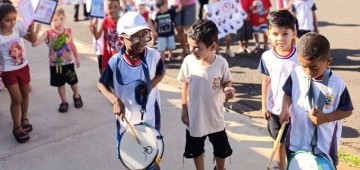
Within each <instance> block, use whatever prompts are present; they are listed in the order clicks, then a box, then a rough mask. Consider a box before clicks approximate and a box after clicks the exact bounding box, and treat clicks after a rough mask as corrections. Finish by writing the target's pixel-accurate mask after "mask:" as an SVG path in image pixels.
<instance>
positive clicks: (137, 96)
mask: <svg viewBox="0 0 360 170" xmlns="http://www.w3.org/2000/svg"><path fill="white" fill-rule="evenodd" d="M125 50H126V48H125V47H122V48H121V49H120V51H119V53H118V56H117V65H116V80H117V82H118V83H119V84H121V85H128V84H130V83H132V82H134V81H132V82H129V83H127V84H125V83H124V82H123V79H122V76H121V72H120V69H119V62H120V57H122V56H123V54H124V53H125ZM146 55H147V49H145V53H144V55H143V56H142V57H141V65H142V68H143V71H144V76H145V83H144V84H145V86H146V96H141V94H140V93H139V90H140V88H142V87H143V86H144V84H140V85H139V86H138V87H136V89H135V100H136V102H137V103H138V104H140V105H141V110H140V112H141V120H143V117H144V113H145V112H146V103H147V101H148V96H149V94H150V88H151V87H150V83H151V80H150V74H149V67H148V64H147V62H146ZM130 74H131V73H130ZM135 81H141V80H135Z"/></svg>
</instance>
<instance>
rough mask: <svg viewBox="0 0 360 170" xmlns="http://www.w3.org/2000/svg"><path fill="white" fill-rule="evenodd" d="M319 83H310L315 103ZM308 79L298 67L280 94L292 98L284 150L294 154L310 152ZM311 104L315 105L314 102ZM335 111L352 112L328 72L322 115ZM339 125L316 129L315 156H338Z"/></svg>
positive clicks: (344, 93) (342, 86) (346, 96)
mask: <svg viewBox="0 0 360 170" xmlns="http://www.w3.org/2000/svg"><path fill="white" fill-rule="evenodd" d="M321 86H322V83H321V80H314V79H313V81H312V87H314V88H313V91H314V98H315V99H318V98H319V94H320V89H321ZM308 89H309V85H308V76H307V75H306V74H305V72H304V71H303V69H302V67H301V66H297V67H295V69H294V70H293V71H292V73H291V75H290V76H289V78H288V80H287V81H286V83H285V85H284V87H283V90H284V92H285V94H286V95H288V96H290V97H291V100H292V108H291V121H290V122H291V123H290V127H289V130H288V132H287V135H286V144H287V147H288V148H289V149H290V150H291V151H293V152H296V151H298V150H303V151H311V146H310V143H311V139H312V135H313V124H312V123H311V122H310V120H309V114H308V113H309V111H310V110H311V108H310V104H309V99H308V97H307V94H308ZM314 103H317V100H315V102H314ZM335 110H343V111H348V110H353V106H352V103H351V99H350V95H349V92H348V91H347V88H346V86H345V84H344V82H343V81H342V79H341V78H340V77H338V76H337V75H334V74H332V72H331V71H330V77H329V82H328V85H327V88H326V95H325V103H324V107H323V110H322V111H323V112H324V113H325V114H328V113H331V112H333V111H335ZM341 130H342V121H341V120H339V121H333V122H329V123H324V124H322V125H319V126H318V142H317V147H316V150H315V152H316V153H319V152H321V153H325V154H327V155H329V156H334V155H335V154H336V152H337V148H338V144H339V141H340V137H341Z"/></svg>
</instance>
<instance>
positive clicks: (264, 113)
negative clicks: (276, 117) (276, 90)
mask: <svg viewBox="0 0 360 170" xmlns="http://www.w3.org/2000/svg"><path fill="white" fill-rule="evenodd" d="M261 112H262V115H263V118H264V119H265V120H269V118H270V114H269V111H268V110H267V108H266V107H262V108H261Z"/></svg>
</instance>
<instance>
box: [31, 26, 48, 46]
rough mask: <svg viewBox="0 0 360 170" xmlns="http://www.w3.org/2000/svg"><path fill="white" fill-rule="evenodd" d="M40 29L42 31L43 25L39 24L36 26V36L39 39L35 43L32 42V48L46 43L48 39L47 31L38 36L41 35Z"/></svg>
mask: <svg viewBox="0 0 360 170" xmlns="http://www.w3.org/2000/svg"><path fill="white" fill-rule="evenodd" d="M40 29H41V25H40V24H37V25H36V31H35V34H36V36H37V39H36V41H35V42H32V43H31V46H33V47H37V46H39V45H40V44H41V43H43V42H44V41H45V39H46V37H47V32H46V31H45V32H43V33H42V34H41V36H40V37H39V36H38V34H39V32H40Z"/></svg>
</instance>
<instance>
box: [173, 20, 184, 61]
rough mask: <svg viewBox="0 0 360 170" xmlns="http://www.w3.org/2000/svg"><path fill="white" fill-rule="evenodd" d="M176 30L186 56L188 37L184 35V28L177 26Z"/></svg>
mask: <svg viewBox="0 0 360 170" xmlns="http://www.w3.org/2000/svg"><path fill="white" fill-rule="evenodd" d="M175 29H176V32H177V33H178V34H177V38H176V39H177V40H178V41H179V43H180V47H181V48H182V49H183V52H182V54H184V52H186V36H185V33H184V27H183V26H176V27H175ZM183 57H184V56H183Z"/></svg>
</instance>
